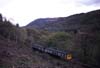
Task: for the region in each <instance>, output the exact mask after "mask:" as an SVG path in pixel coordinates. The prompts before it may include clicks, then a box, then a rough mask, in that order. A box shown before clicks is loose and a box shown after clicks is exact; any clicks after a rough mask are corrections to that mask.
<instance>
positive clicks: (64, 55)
mask: <svg viewBox="0 0 100 68" xmlns="http://www.w3.org/2000/svg"><path fill="white" fill-rule="evenodd" d="M32 49H33V50H37V51H40V52H44V53H48V54H50V55H53V56H56V57H59V58H61V59H64V60H68V61H69V60H72V59H73V54H72V52H71V51H65V50H59V49H58V48H53V47H44V46H41V45H38V44H34V45H33V46H32Z"/></svg>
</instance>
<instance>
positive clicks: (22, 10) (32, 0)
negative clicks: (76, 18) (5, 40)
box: [0, 0, 100, 26]
mask: <svg viewBox="0 0 100 68" xmlns="http://www.w3.org/2000/svg"><path fill="white" fill-rule="evenodd" d="M97 9H100V0H0V13H2V14H3V16H5V17H7V18H8V19H9V20H11V21H13V23H14V24H16V23H19V25H20V26H24V25H26V24H28V23H29V22H31V21H33V20H34V19H37V18H46V17H66V16H69V15H73V14H76V13H82V12H89V11H92V10H97Z"/></svg>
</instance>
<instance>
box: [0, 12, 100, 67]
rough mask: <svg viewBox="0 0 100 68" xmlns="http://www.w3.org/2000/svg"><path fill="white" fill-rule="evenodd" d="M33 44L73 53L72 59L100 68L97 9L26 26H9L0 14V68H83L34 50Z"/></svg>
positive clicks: (99, 22)
mask: <svg viewBox="0 0 100 68" xmlns="http://www.w3.org/2000/svg"><path fill="white" fill-rule="evenodd" d="M70 30H71V31H72V30H77V32H74V33H73V32H67V31H70ZM51 31H52V32H51ZM34 44H39V45H41V46H46V47H54V48H58V49H61V50H69V51H72V52H74V53H75V54H74V55H75V57H73V58H74V59H75V60H77V61H80V62H82V63H85V64H89V65H93V66H94V67H95V66H97V67H95V68H100V65H99V63H100V53H99V52H100V10H96V11H91V12H88V13H82V14H76V15H72V16H69V17H59V18H41V19H37V20H35V21H33V22H31V23H30V24H29V25H27V26H26V27H19V26H18V24H17V25H12V23H11V22H10V21H8V20H6V19H5V20H3V17H2V15H1V14H0V68H84V67H83V66H81V65H78V64H72V63H69V62H66V61H63V60H60V59H57V58H54V57H52V56H50V55H48V54H45V53H40V52H38V51H33V50H32V46H33V45H34ZM94 67H93V68H94Z"/></svg>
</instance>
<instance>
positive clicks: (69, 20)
mask: <svg viewBox="0 0 100 68" xmlns="http://www.w3.org/2000/svg"><path fill="white" fill-rule="evenodd" d="M99 18H100V10H95V11H91V12H88V13H81V14H75V15H72V16H69V17H58V18H41V19H37V20H35V21H32V22H30V23H29V24H28V25H26V26H25V27H27V28H36V29H40V30H48V31H67V30H75V29H76V30H77V29H80V28H81V27H84V25H87V24H88V25H90V26H91V27H97V28H99V25H100V23H99V22H100V19H99Z"/></svg>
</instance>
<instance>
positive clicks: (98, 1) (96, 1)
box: [79, 0, 100, 6]
mask: <svg viewBox="0 0 100 68" xmlns="http://www.w3.org/2000/svg"><path fill="white" fill-rule="evenodd" d="M79 2H80V3H81V4H84V5H96V6H97V5H99V6H100V0H80V1H79Z"/></svg>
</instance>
